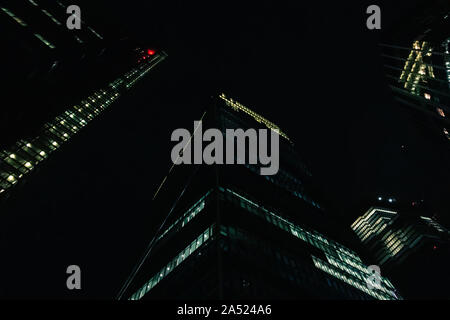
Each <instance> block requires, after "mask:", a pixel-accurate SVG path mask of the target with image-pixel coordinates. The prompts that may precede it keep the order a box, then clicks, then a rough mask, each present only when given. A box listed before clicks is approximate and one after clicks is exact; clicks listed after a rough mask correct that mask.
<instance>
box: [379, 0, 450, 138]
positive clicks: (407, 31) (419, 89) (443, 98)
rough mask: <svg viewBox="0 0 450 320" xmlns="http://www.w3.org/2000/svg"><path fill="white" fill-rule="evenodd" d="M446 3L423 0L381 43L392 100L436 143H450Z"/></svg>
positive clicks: (449, 40) (449, 43) (449, 20)
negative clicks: (433, 138)
mask: <svg viewBox="0 0 450 320" xmlns="http://www.w3.org/2000/svg"><path fill="white" fill-rule="evenodd" d="M449 25H450V4H449V3H448V1H441V0H433V1H422V2H420V3H419V5H418V6H417V8H416V9H415V10H414V11H411V12H409V13H408V15H407V17H406V18H405V20H404V21H402V23H399V24H398V25H395V26H394V27H393V28H392V30H389V32H388V33H387V34H386V35H385V37H384V39H383V42H382V43H381V50H382V57H383V60H384V70H385V73H386V80H387V82H388V85H389V87H390V88H391V90H392V93H393V95H394V99H395V100H396V101H398V102H399V103H400V105H402V106H405V107H408V108H409V110H410V111H411V114H412V115H413V116H414V118H416V119H417V122H418V123H419V124H420V126H422V127H425V128H426V132H427V133H429V134H430V136H434V137H438V139H435V140H436V141H441V144H443V145H445V146H448V145H449V143H450V133H449V130H450V122H449V118H448V117H449V113H450V52H449V50H450V49H449V46H450V31H449V30H450V28H449Z"/></svg>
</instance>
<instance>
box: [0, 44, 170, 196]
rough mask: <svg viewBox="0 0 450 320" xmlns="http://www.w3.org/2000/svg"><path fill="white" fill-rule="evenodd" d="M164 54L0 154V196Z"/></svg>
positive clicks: (145, 72) (130, 85)
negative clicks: (36, 133)
mask: <svg viewBox="0 0 450 320" xmlns="http://www.w3.org/2000/svg"><path fill="white" fill-rule="evenodd" d="M165 57H166V54H165V53H161V54H158V55H155V57H154V58H153V59H152V60H150V61H146V62H144V63H141V64H139V65H138V66H136V67H135V68H133V69H132V70H131V71H129V72H127V73H126V74H124V75H123V76H121V77H119V78H118V79H116V80H115V81H113V82H111V83H110V84H109V85H108V86H107V87H105V88H103V89H99V90H97V91H94V92H93V93H92V94H91V95H90V96H88V97H87V98H85V99H84V100H82V101H80V103H79V104H77V105H75V106H72V107H70V108H68V109H67V110H66V111H65V112H64V113H62V114H60V115H59V116H57V117H56V118H55V119H53V120H52V121H50V122H47V123H45V124H44V125H43V127H42V129H41V131H40V134H39V135H38V136H36V137H34V138H32V139H29V140H19V141H17V142H16V143H15V145H13V146H12V147H10V148H9V149H4V150H0V160H1V161H0V195H1V194H2V193H4V192H6V191H8V190H9V189H11V188H12V187H13V186H14V185H16V184H17V183H18V182H19V181H20V180H22V179H23V178H24V177H25V176H26V175H27V174H29V173H30V172H32V171H33V170H34V169H35V168H36V167H37V166H38V165H39V164H40V163H42V162H43V161H44V160H45V159H47V158H48V157H49V155H50V154H51V153H53V152H54V151H56V150H57V149H59V148H60V147H61V146H62V145H64V144H65V143H66V142H67V141H68V140H70V139H71V138H72V137H73V136H74V135H75V134H76V133H77V132H79V131H80V130H81V129H83V128H84V127H85V126H86V125H87V124H88V123H89V122H91V121H92V120H93V119H95V118H96V117H97V116H98V115H100V114H101V113H102V112H103V111H104V110H106V109H108V108H109V107H110V106H111V105H112V104H113V103H114V102H115V101H116V100H117V99H118V98H119V97H120V95H121V91H122V90H128V89H131V87H133V85H134V84H135V83H136V82H137V81H138V80H140V79H141V78H142V77H143V76H145V75H146V74H147V73H148V72H149V71H150V70H151V69H153V68H154V67H155V66H156V65H157V64H158V63H160V62H161V61H162V60H164V59H165Z"/></svg>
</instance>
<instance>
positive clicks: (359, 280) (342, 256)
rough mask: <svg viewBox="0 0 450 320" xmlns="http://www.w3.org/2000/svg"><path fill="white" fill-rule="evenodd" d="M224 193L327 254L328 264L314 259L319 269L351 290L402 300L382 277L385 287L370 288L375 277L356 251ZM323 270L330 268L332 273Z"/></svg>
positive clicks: (234, 195)
mask: <svg viewBox="0 0 450 320" xmlns="http://www.w3.org/2000/svg"><path fill="white" fill-rule="evenodd" d="M222 190H223V191H225V192H226V193H227V194H228V199H229V200H231V201H233V199H232V198H233V197H234V198H235V199H239V201H240V206H241V207H242V208H244V209H246V210H248V211H249V212H251V213H254V214H256V215H257V216H259V217H261V218H263V219H265V220H266V221H268V222H269V223H271V224H273V225H275V226H277V227H278V228H280V229H283V230H284V231H286V232H288V233H290V234H292V235H294V236H295V237H297V238H299V239H301V240H303V241H305V242H307V243H309V244H310V245H312V246H314V247H316V248H317V249H320V250H321V251H323V252H324V254H325V256H327V258H328V262H326V261H322V260H320V261H319V260H318V258H316V257H314V256H312V258H313V261H314V264H315V265H316V267H318V268H320V269H321V270H323V271H325V272H328V271H327V270H333V271H332V272H328V273H330V274H331V275H333V276H334V277H336V278H338V279H340V280H342V281H344V282H346V283H348V284H350V285H351V286H353V287H355V288H357V289H359V290H362V291H364V292H366V293H368V294H370V295H371V296H372V297H374V298H376V299H383V300H391V299H399V298H398V297H397V295H396V294H395V293H394V292H393V291H394V290H395V288H394V287H393V286H392V284H391V282H390V281H389V280H388V279H386V278H384V277H381V285H380V287H379V288H376V289H369V288H368V287H367V283H366V279H367V278H368V277H369V276H370V275H371V273H370V271H369V270H368V269H367V266H366V265H364V264H363V263H362V261H361V259H360V258H359V257H358V256H357V255H356V254H355V253H354V252H353V251H351V250H349V249H348V248H346V247H344V246H342V245H340V244H339V243H337V242H335V241H333V240H331V239H328V238H326V237H325V236H323V235H321V234H320V233H318V232H317V231H311V232H310V231H308V230H306V229H303V228H301V227H300V226H297V225H294V224H293V223H291V222H289V221H288V220H286V219H284V218H282V217H280V216H279V215H277V214H275V213H273V212H271V211H269V210H267V209H266V208H264V207H262V206H260V205H258V204H257V203H255V202H254V201H251V200H250V199H247V198H246V197H244V196H242V195H240V194H238V193H236V192H234V191H232V190H230V189H226V190H224V189H222ZM322 267H327V268H328V269H327V268H322ZM369 292H370V293H369Z"/></svg>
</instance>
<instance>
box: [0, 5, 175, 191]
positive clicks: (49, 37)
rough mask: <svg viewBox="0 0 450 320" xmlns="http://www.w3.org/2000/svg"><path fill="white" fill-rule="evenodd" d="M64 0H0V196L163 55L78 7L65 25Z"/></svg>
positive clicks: (102, 110)
mask: <svg viewBox="0 0 450 320" xmlns="http://www.w3.org/2000/svg"><path fill="white" fill-rule="evenodd" d="M69 5H70V3H67V4H64V3H63V1H46V0H28V1H26V0H23V1H10V2H9V3H8V4H5V5H3V4H2V5H1V6H0V26H1V28H2V30H4V31H5V34H6V38H5V39H4V41H5V42H7V43H8V44H9V45H8V46H6V47H5V48H4V49H2V51H4V54H5V55H6V57H7V58H8V59H6V60H3V64H2V66H4V68H3V70H4V77H5V79H8V83H6V86H5V87H4V88H3V89H4V96H3V98H4V99H5V101H10V102H11V103H9V104H5V107H4V108H2V110H1V111H0V119H1V122H2V126H1V128H0V199H4V198H6V197H7V196H8V195H9V194H10V191H11V190H12V189H13V187H15V186H16V185H19V184H20V183H21V182H22V181H24V180H25V178H26V177H27V176H29V175H30V174H31V173H33V172H35V171H36V170H37V168H38V167H39V166H40V165H41V164H42V163H43V162H45V160H46V159H47V158H48V157H49V156H51V154H52V153H53V152H55V151H56V150H57V149H59V148H61V147H62V146H64V144H66V143H67V142H68V141H69V140H70V139H72V138H73V137H74V136H75V135H76V134H77V133H78V132H79V131H80V130H82V129H83V128H84V127H85V126H87V125H89V123H90V122H91V121H94V120H95V119H97V118H98V116H99V115H100V114H102V113H103V112H104V111H105V110H107V109H109V107H110V106H111V105H112V104H114V102H115V101H116V100H117V99H119V98H120V96H121V95H123V94H126V93H127V92H128V91H129V90H130V89H132V87H133V86H134V85H135V84H136V82H137V81H139V80H140V79H141V78H142V77H144V76H145V75H146V74H147V73H148V72H149V71H150V70H151V69H153V68H154V67H155V66H156V65H158V64H159V63H160V62H161V61H163V60H164V59H165V58H166V56H167V54H166V53H165V52H163V51H157V50H154V49H148V48H147V47H145V46H143V45H142V44H139V43H136V42H134V41H131V40H130V41H129V40H123V39H120V38H118V35H117V34H114V33H112V32H106V33H103V32H100V31H98V30H96V29H94V27H93V26H91V25H90V24H87V23H86V21H84V19H83V15H82V17H81V29H80V30H69V29H68V28H67V26H66V19H67V18H68V17H69V15H68V14H67V13H66V9H67V7H68V6H69ZM100 33H101V34H100ZM8 61H18V63H9V62H8ZM5 62H6V63H5Z"/></svg>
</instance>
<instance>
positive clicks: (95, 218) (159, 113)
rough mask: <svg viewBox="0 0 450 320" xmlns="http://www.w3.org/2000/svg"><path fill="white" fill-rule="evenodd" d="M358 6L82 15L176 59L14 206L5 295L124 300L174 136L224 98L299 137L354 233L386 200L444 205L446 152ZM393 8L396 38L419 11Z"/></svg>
mask: <svg viewBox="0 0 450 320" xmlns="http://www.w3.org/2000/svg"><path fill="white" fill-rule="evenodd" d="M241 2H242V1H241ZM358 2H359V3H358V4H356V1H351V2H350V1H347V2H344V1H340V2H336V1H328V2H325V3H324V2H321V1H315V2H304V1H292V2H290V3H280V2H279V1H268V0H265V1H258V2H256V1H255V2H253V4H252V5H250V4H246V5H245V6H244V5H243V4H242V3H239V2H234V3H233V2H230V1H224V2H218V1H208V2H206V1H204V2H187V1H174V2H165V1H164V3H160V2H159V3H156V2H152V1H127V2H124V3H122V2H112V1H95V4H94V3H93V1H86V4H84V5H81V8H82V10H83V11H82V12H83V14H84V15H85V19H86V20H89V18H90V20H89V21H91V23H92V24H93V25H94V26H96V24H95V20H93V19H95V18H97V17H99V16H100V17H102V19H101V21H100V20H99V21H98V25H99V29H101V28H102V27H103V28H105V26H108V27H111V28H115V29H121V30H122V32H123V33H124V34H132V35H133V36H134V37H135V38H137V39H142V40H143V41H145V42H147V43H155V44H156V45H157V46H159V47H161V48H163V49H165V50H166V51H167V53H168V54H169V58H168V60H167V61H166V62H164V63H163V64H162V65H160V66H159V67H158V70H157V71H156V72H154V73H152V74H151V75H150V76H148V77H147V78H146V79H145V80H144V81H143V82H142V83H141V84H139V85H138V86H137V88H136V94H135V95H134V96H133V97H127V98H125V99H124V100H122V101H121V102H119V103H118V104H117V105H116V106H114V108H112V110H111V111H109V112H108V113H107V114H105V115H104V116H103V117H102V119H101V120H100V121H99V122H97V123H96V125H93V126H92V127H91V128H88V129H86V130H85V131H84V132H83V133H81V136H80V138H78V139H74V142H73V143H72V144H71V145H70V146H69V147H68V148H66V150H65V151H64V152H61V153H60V154H58V155H55V157H54V159H53V160H51V164H50V165H48V166H47V167H46V168H44V169H43V170H42V171H43V174H41V175H40V176H42V177H45V178H36V179H34V180H32V181H30V183H28V184H27V186H26V187H25V188H23V189H22V190H20V193H21V196H22V197H17V199H19V198H23V197H24V196H26V197H28V199H30V201H27V203H23V202H22V201H20V200H14V199H12V200H13V201H11V208H12V209H11V210H12V211H14V212H16V215H15V217H14V218H13V219H12V221H11V222H10V224H9V225H8V226H7V227H6V228H7V229H8V231H7V236H6V237H5V239H4V240H5V241H4V248H5V249H6V256H8V257H9V259H8V260H9V262H10V263H7V264H6V268H7V272H6V273H5V272H4V273H2V276H4V277H6V278H8V275H17V274H21V275H23V277H21V279H20V280H18V282H15V285H14V286H13V285H9V286H6V289H5V288H3V292H1V291H0V296H1V295H2V294H6V295H7V296H8V295H12V296H29V297H38V296H41V297H82V298H86V297H88V298H110V297H113V296H114V295H115V294H116V293H117V291H118V289H119V287H120V285H121V284H122V281H123V280H122V279H124V278H125V276H126V275H127V274H128V272H129V271H130V270H131V268H132V266H133V265H134V263H135V262H136V260H137V257H138V256H139V255H140V253H141V252H142V250H143V248H144V246H145V244H146V243H147V242H148V241H149V240H150V239H151V230H152V228H153V226H154V225H155V224H156V222H157V221H158V217H160V215H159V213H154V212H149V211H148V207H149V202H150V199H151V196H150V195H151V194H152V192H153V191H154V190H155V188H156V186H157V185H158V184H159V182H160V181H161V180H162V178H163V177H164V176H165V174H166V172H167V170H168V169H169V166H170V163H169V161H170V149H171V142H170V133H171V132H172V131H173V130H174V129H176V128H179V127H187V128H191V126H192V123H193V121H194V120H197V119H198V118H199V117H200V115H201V112H202V109H203V107H204V106H205V103H207V101H208V97H209V96H210V95H213V94H215V93H217V92H218V91H223V92H224V93H226V94H227V95H229V96H231V97H234V98H236V99H237V100H239V101H240V102H241V103H242V104H244V105H246V106H248V107H250V108H252V109H254V110H255V111H257V112H259V113H261V114H262V115H264V116H265V117H266V118H268V119H270V120H272V121H273V122H275V123H277V124H278V125H279V126H280V127H281V128H282V129H283V130H284V131H285V132H287V134H288V135H289V136H291V138H292V139H293V140H294V141H295V142H296V146H297V148H298V149H299V151H300V153H301V155H302V156H303V158H304V159H305V161H306V163H308V165H309V166H310V168H311V171H312V172H313V175H314V176H315V177H316V181H317V182H318V184H320V185H321V186H322V188H323V191H324V192H326V194H327V196H329V198H330V203H331V204H332V212H330V214H335V215H336V216H338V217H341V218H342V223H343V224H344V225H349V224H350V223H351V222H352V221H353V220H354V219H355V218H356V217H357V216H359V215H360V214H361V213H362V212H361V211H358V210H360V208H361V207H362V208H365V207H367V206H369V205H370V204H371V203H367V201H371V200H373V198H374V197H375V196H377V195H378V194H380V195H388V196H395V197H398V198H399V199H411V200H415V199H417V198H420V197H426V199H427V200H428V199H432V200H433V201H437V200H442V199H445V198H444V195H445V193H444V192H445V190H447V188H448V184H446V182H447V181H448V178H449V171H448V168H447V166H446V165H445V163H443V162H444V161H445V159H444V155H443V152H442V151H441V150H439V149H438V147H436V145H435V144H434V143H433V140H432V139H430V138H429V137H427V136H426V135H425V134H424V133H423V132H422V131H421V130H419V129H418V127H417V125H416V124H415V122H414V121H413V119H412V118H411V117H410V116H409V113H408V111H407V110H406V109H403V108H401V107H400V106H398V105H396V104H395V103H393V102H392V96H391V94H390V93H389V91H388V90H387V88H386V84H385V80H384V77H383V69H382V63H381V59H380V57H379V53H380V52H379V48H378V46H377V44H378V43H379V41H380V37H381V35H382V33H381V32H379V31H369V30H367V29H366V27H365V20H366V14H365V9H366V7H367V6H368V5H369V4H372V1H370V2H369V1H358ZM392 2H393V1H377V3H378V4H379V5H380V6H381V8H382V14H383V20H382V23H383V25H382V27H383V29H388V28H389V26H390V25H391V24H393V23H395V22H396V21H398V19H399V18H400V17H401V16H402V15H404V14H407V12H408V7H409V6H413V4H414V1H410V0H408V1H406V0H402V1H395V4H392ZM80 3H81V2H80ZM102 4H104V5H102ZM108 21H109V22H108ZM111 22H113V23H111ZM402 145H405V146H406V151H404V150H403V149H402V148H401V146H402ZM432 197H434V199H433V198H432ZM442 214H444V213H442ZM24 220H26V221H27V223H26V224H24V223H23V221H24ZM70 264H79V265H80V266H81V268H82V270H84V271H83V272H84V273H83V281H84V282H83V283H84V290H82V292H81V293H68V292H67V290H65V279H66V275H65V266H67V265H70ZM29 284H32V285H29ZM23 287H27V288H26V289H25V288H23ZM21 288H23V289H21ZM23 290H25V291H23Z"/></svg>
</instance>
